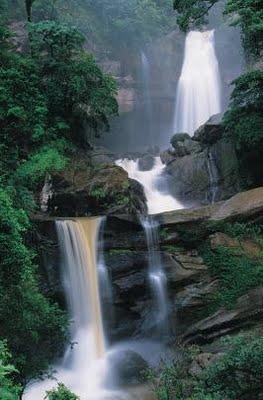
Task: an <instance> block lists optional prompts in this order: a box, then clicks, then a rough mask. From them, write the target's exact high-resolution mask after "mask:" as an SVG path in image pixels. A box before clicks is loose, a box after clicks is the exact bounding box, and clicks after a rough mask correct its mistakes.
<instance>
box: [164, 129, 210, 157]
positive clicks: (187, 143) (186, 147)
mask: <svg viewBox="0 0 263 400" xmlns="http://www.w3.org/2000/svg"><path fill="white" fill-rule="evenodd" d="M171 145H172V146H173V149H174V151H173V154H174V155H175V157H183V156H186V155H188V154H194V153H199V152H200V151H201V150H202V148H201V146H200V144H199V143H198V142H196V141H194V140H192V139H191V137H190V136H189V135H188V134H187V133H177V134H176V135H174V136H173V137H172V139H171Z"/></svg>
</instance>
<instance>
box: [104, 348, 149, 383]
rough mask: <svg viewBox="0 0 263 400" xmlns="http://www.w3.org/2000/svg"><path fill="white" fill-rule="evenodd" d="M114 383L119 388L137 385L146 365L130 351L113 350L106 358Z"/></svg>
mask: <svg viewBox="0 0 263 400" xmlns="http://www.w3.org/2000/svg"><path fill="white" fill-rule="evenodd" d="M108 363H109V365H110V368H111V370H112V373H113V376H114V378H115V382H116V383H117V384H118V385H120V386H128V385H137V384H139V383H141V382H142V381H143V373H144V372H145V371H146V370H147V369H148V364H147V362H146V361H145V360H144V358H142V356H140V355H139V354H138V353H136V352H135V351H132V350H121V349H120V350H115V351H113V352H111V353H110V354H109V356H108Z"/></svg>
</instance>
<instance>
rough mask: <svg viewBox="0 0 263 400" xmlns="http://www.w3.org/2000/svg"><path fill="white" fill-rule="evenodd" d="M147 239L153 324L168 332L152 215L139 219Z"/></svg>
mask: <svg viewBox="0 0 263 400" xmlns="http://www.w3.org/2000/svg"><path fill="white" fill-rule="evenodd" d="M141 222H142V226H143V228H144V231H145V236H146V240H147V247H148V254H149V267H148V277H149V285H150V288H151V291H152V296H153V299H154V315H155V324H156V326H157V327H158V328H159V331H160V333H162V334H165V333H168V309H169V307H168V296H167V279H166V275H165V272H164V271H163V265H162V260H161V253H160V247H159V234H158V228H159V225H158V223H157V221H155V220H154V219H153V218H152V217H146V218H142V219H141Z"/></svg>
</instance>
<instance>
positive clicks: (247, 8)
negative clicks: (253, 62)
mask: <svg viewBox="0 0 263 400" xmlns="http://www.w3.org/2000/svg"><path fill="white" fill-rule="evenodd" d="M225 13H226V14H233V15H234V16H235V17H234V18H233V22H232V25H237V26H240V27H241V30H242V34H243V43H244V47H245V49H246V50H247V51H248V53H250V54H252V55H254V56H260V52H261V50H262V45H263V7H262V1H261V0H228V2H227V5H226V9H225Z"/></svg>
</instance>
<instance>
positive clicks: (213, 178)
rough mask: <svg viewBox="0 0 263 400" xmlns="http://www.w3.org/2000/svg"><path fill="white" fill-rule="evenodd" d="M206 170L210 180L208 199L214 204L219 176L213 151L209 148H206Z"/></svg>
mask: <svg viewBox="0 0 263 400" xmlns="http://www.w3.org/2000/svg"><path fill="white" fill-rule="evenodd" d="M207 170H208V175H209V181H210V198H209V201H210V202H211V203H212V204H214V203H215V201H216V200H217V194H218V183H219V182H218V181H219V176H218V170H217V167H216V163H215V159H214V156H213V153H212V152H211V150H208V152H207Z"/></svg>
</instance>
